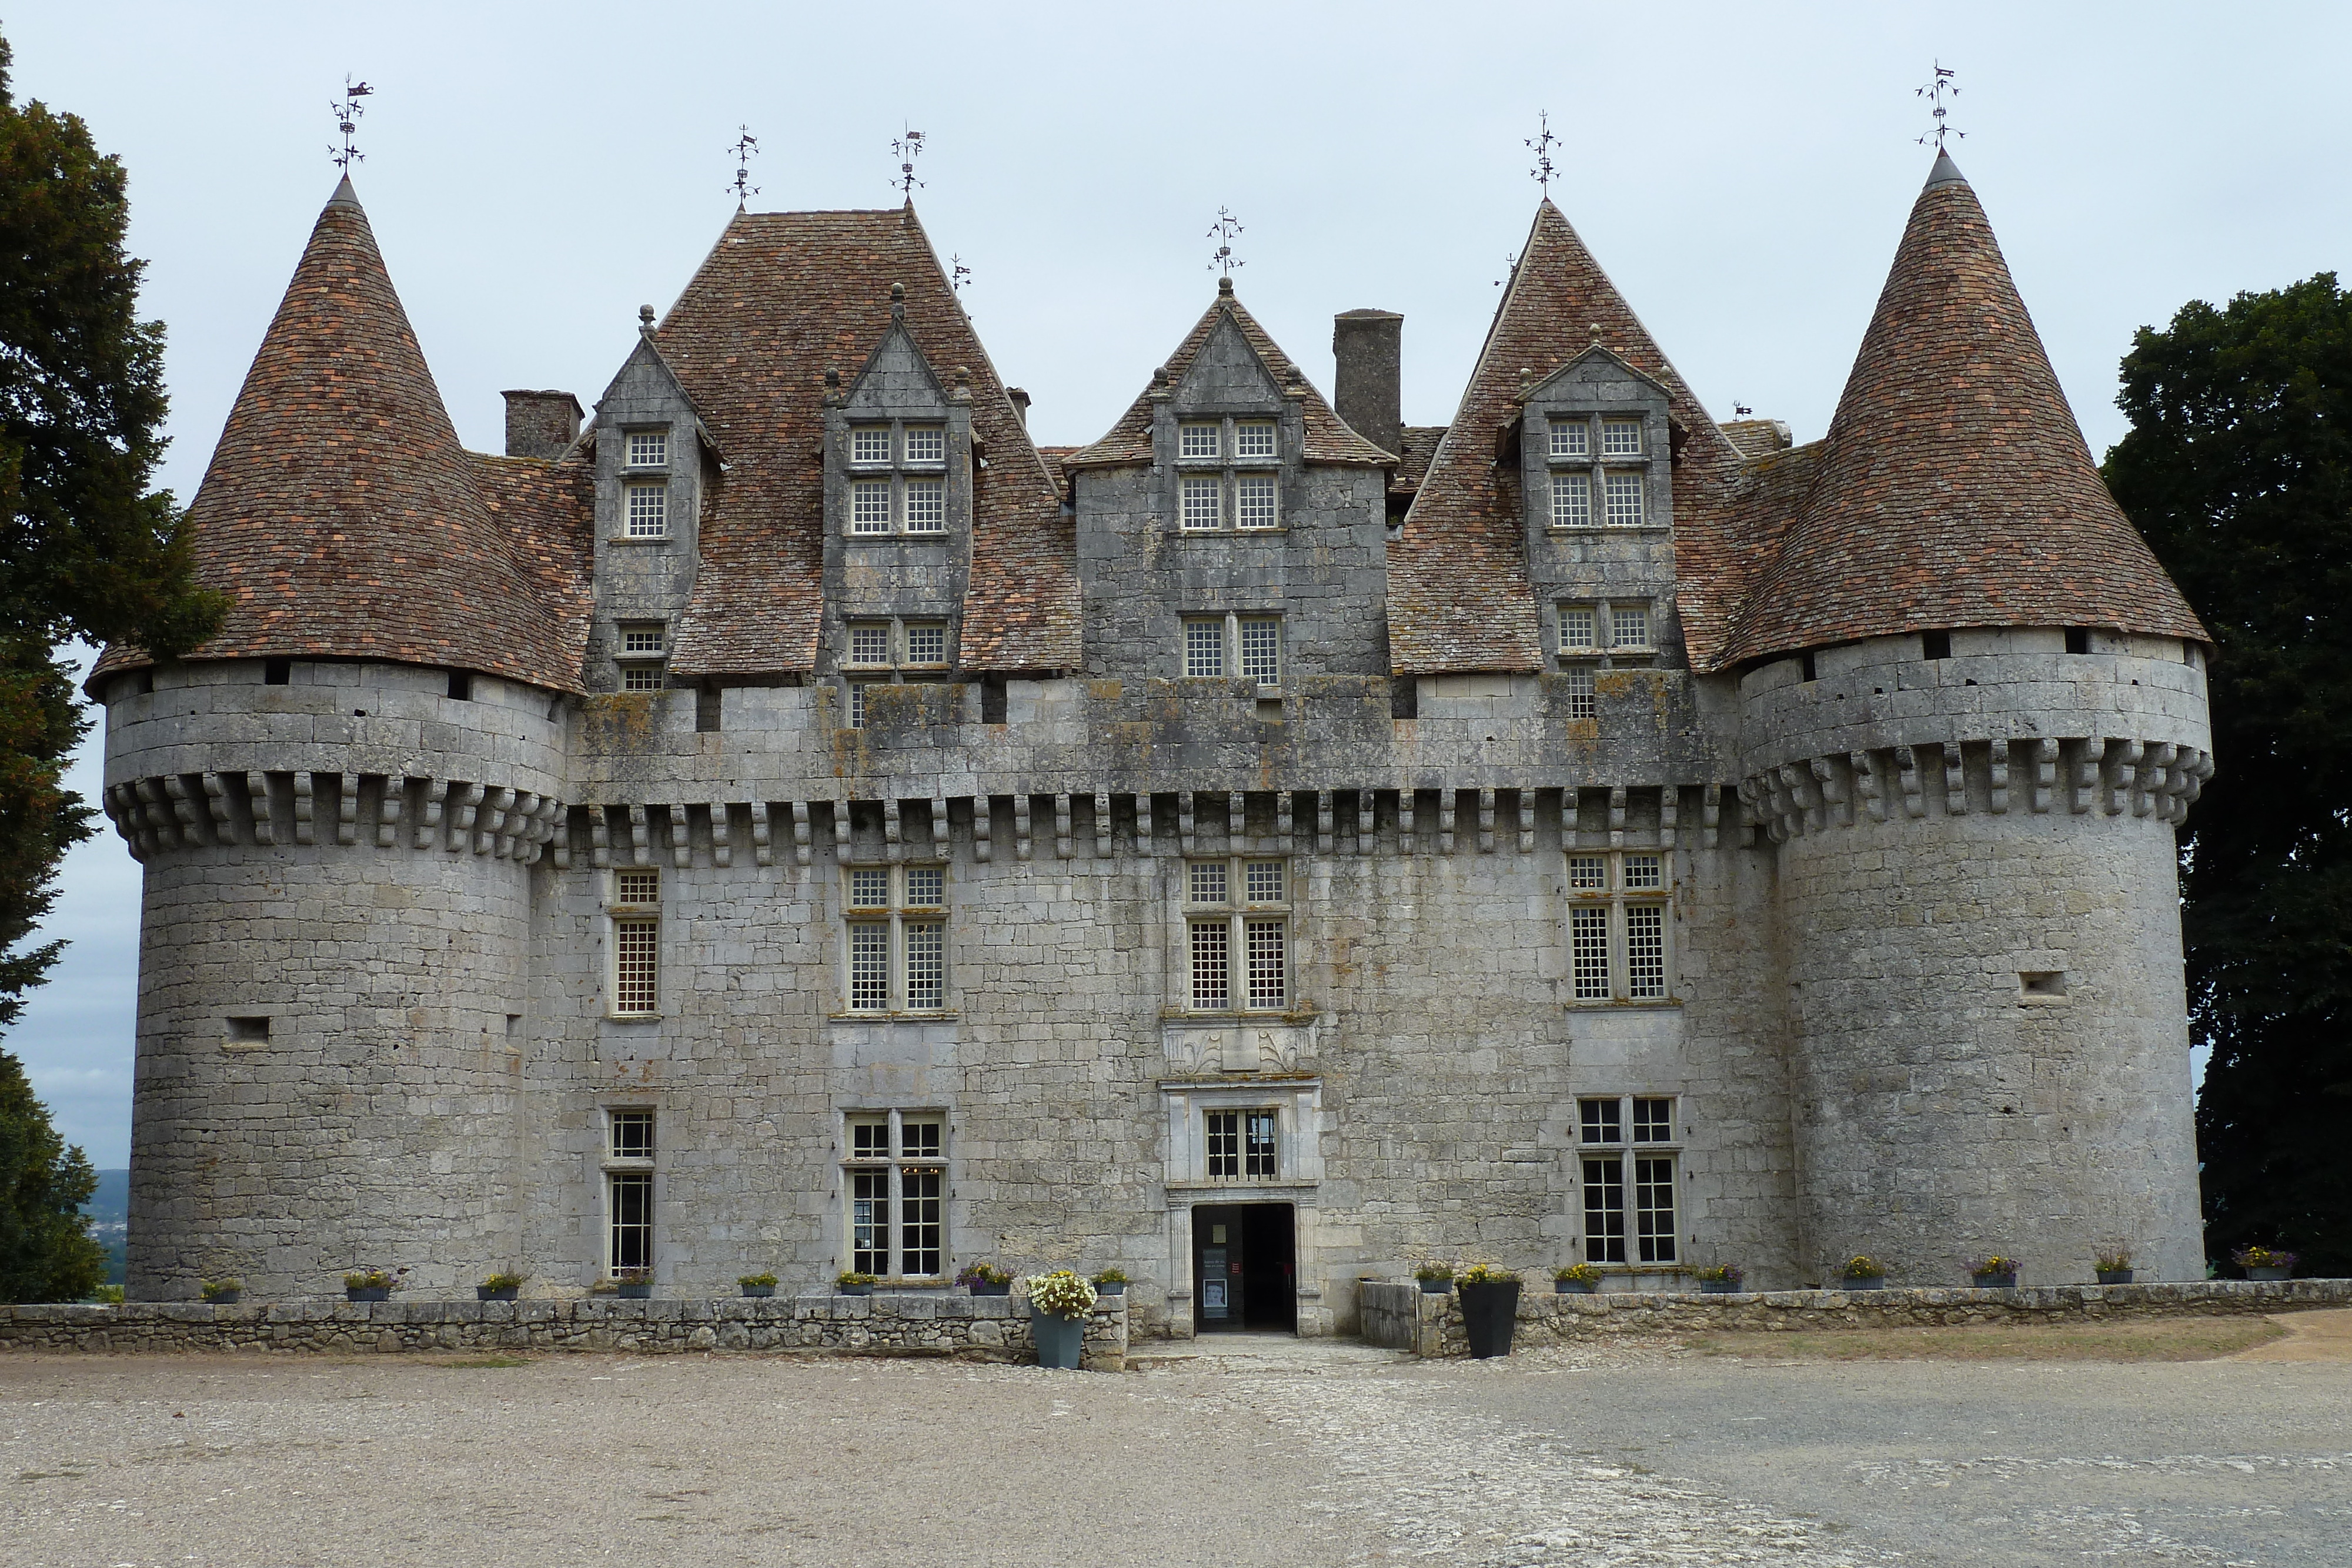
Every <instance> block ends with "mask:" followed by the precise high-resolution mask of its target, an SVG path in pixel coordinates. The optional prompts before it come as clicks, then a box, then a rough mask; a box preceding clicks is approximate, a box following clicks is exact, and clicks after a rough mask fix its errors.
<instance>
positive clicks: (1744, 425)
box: [1722, 419, 1792, 457]
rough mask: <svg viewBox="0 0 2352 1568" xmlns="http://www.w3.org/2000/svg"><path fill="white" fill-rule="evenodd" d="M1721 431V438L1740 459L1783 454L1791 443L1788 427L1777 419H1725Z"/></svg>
mask: <svg viewBox="0 0 2352 1568" xmlns="http://www.w3.org/2000/svg"><path fill="white" fill-rule="evenodd" d="M1722 429H1723V438H1724V439H1725V440H1726V441H1728V442H1729V443H1731V444H1732V445H1733V446H1735V447H1737V448H1738V452H1739V455H1741V456H1742V457H1761V456H1763V455H1765V454H1767V453H1769V452H1785V451H1787V450H1788V449H1789V447H1790V444H1791V441H1792V438H1791V437H1790V434H1789V427H1788V426H1787V425H1785V424H1783V423H1780V421H1779V420H1777V419H1727V420H1725V421H1724V422H1723V425H1722Z"/></svg>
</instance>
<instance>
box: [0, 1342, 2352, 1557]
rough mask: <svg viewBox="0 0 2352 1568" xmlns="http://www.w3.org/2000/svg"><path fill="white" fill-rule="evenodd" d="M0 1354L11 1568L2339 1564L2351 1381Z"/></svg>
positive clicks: (2064, 1370)
mask: <svg viewBox="0 0 2352 1568" xmlns="http://www.w3.org/2000/svg"><path fill="white" fill-rule="evenodd" d="M1146 1349H1147V1352H1148V1354H1146V1355H1145V1356H1142V1357H1139V1361H1140V1362H1141V1363H1142V1370H1140V1371H1139V1372H1138V1373H1133V1374H1129V1375H1125V1376H1114V1375H1077V1374H1067V1373H1047V1372H1042V1371H1039V1370H1037V1369H1035V1368H1019V1367H990V1366H966V1365H961V1364H945V1363H927V1362H904V1361H898V1362H884V1361H876V1362H845V1361H791V1360H781V1359H763V1358H754V1357H749V1356H715V1357H705V1356H666V1357H658V1358H646V1359H640V1360H630V1359H627V1358H625V1357H619V1356H585V1355H582V1356H549V1357H545V1358H542V1359H539V1360H535V1361H532V1362H530V1363H529V1364H522V1365H504V1366H500V1365H486V1364H466V1363H465V1362H463V1361H462V1359H460V1358H452V1360H451V1361H448V1362H438V1363H436V1362H428V1361H425V1360H423V1359H421V1358H398V1359H395V1358H392V1357H383V1358H362V1359H356V1360H351V1361H327V1360H317V1359H310V1358H295V1357H286V1358H269V1359H266V1360H265V1359H255V1358H246V1357H215V1358H200V1357H162V1356H157V1357H112V1358H110V1357H88V1358H78V1357H69V1356H37V1355H29V1354H28V1355H16V1356H10V1357H7V1358H5V1359H0V1564H5V1565H6V1568H18V1565H23V1568H67V1565H68V1564H70V1565H73V1568H85V1565H89V1564H99V1565H101V1568H104V1565H109V1564H132V1565H135V1568H148V1565H150V1564H153V1565H158V1568H160V1565H163V1564H167V1563H168V1564H213V1565H221V1568H231V1565H234V1568H277V1565H280V1564H286V1565H291V1564H297V1563H301V1564H309V1563H320V1562H322V1561H327V1560H331V1559H333V1560H353V1561H377V1560H408V1561H432V1560H444V1561H518V1562H520V1561H529V1562H535V1563H590V1562H602V1561H605V1560H608V1559H621V1558H635V1559H637V1560H640V1561H647V1562H656V1563H663V1564H665V1565H671V1564H681V1565H683V1564H700V1563H725V1564H729V1565H730V1568H734V1565H738V1564H741V1563H748V1562H756V1563H784V1564H801V1563H807V1564H827V1565H830V1564H835V1563H843V1562H852V1561H869V1560H884V1559H890V1558H902V1559H907V1560H912V1561H924V1562H930V1561H952V1562H957V1563H974V1564H993V1563H1020V1564H1023V1565H1024V1568H1031V1565H1035V1568H1047V1565H1053V1568H1059V1565H1061V1564H1070V1565H1072V1568H1077V1565H1085V1568H1103V1565H1105V1564H1123V1563H1155V1564H1159V1563H1165V1564H1171V1565H1175V1564H1191V1563H1199V1564H1202V1565H1203V1568H1210V1565H1214V1568H1253V1565H1256V1564H1307V1563H1316V1564H1322V1563H1405V1562H1412V1563H1432V1564H1465V1565H1474V1564H1475V1565H1478V1568H1534V1565H1536V1564H1544V1565H1547V1568H1549V1565H1553V1564H1559V1565H1568V1564H1575V1565H1578V1568H1635V1565H1643V1568H1647V1565H1653V1564H1655V1565H1660V1568H1665V1565H1674V1564H1701V1563H1704V1564H1707V1565H1708V1568H1717V1565H1732V1564H1772V1565H1785V1568H1868V1565H1872V1564H1878V1563H1921V1564H1947V1563H1949V1564H1958V1563H1972V1564H1973V1563H1986V1562H2000V1563H2004V1564H2007V1563H2021V1564H2042V1563H2050V1564H2059V1563H2066V1564H2074V1563H2163V1564H2172V1563H2183V1564H2198V1565H2206V1564H2213V1565H2226V1564H2238V1563H2245V1564H2250V1565H2251V1564H2260V1565H2261V1568H2340V1565H2341V1564H2343V1563H2346V1562H2347V1558H2352V1553H2347V1552H2346V1551H2345V1549H2344V1547H2343V1544H2342V1543H2343V1542H2345V1541H2346V1540H2352V1436H2347V1434H2352V1364H2344V1363H2341V1362H2336V1363H2305V1364H2271V1363H2262V1364H2244V1363H2189V1364H2142V1365H2122V1366H2117V1365H2092V1364H2065V1365H2056V1366H2051V1365H2037V1366H2022V1365H2019V1364H1933V1363H1916V1362H1914V1363H1837V1364H1822V1363H1808V1364H1774V1363H1769V1362H1758V1361H1735V1360H1727V1359H1708V1358H1702V1357H1696V1356H1691V1355H1688V1354H1683V1353H1680V1352H1677V1351H1675V1350H1674V1349H1673V1348H1672V1347H1669V1346H1665V1345H1647V1344H1632V1345H1627V1344H1612V1345H1609V1346H1604V1347H1595V1348H1592V1349H1589V1350H1586V1349H1578V1350H1547V1351H1541V1352H1536V1353H1532V1354H1521V1355H1517V1356H1514V1357H1512V1358H1510V1360H1508V1361H1507V1362H1490V1363H1451V1364H1417V1363H1413V1362H1411V1361H1409V1360H1404V1359H1402V1358H1399V1357H1396V1356H1393V1355H1391V1354H1388V1353H1386V1352H1381V1351H1374V1350H1369V1349H1366V1348H1364V1347H1361V1346H1354V1345H1343V1344H1334V1343H1329V1342H1319V1343H1318V1342H1307V1343H1301V1342H1296V1341H1286V1340H1285V1341H1274V1340H1252V1339H1244V1338H1239V1337H1236V1338H1235V1339H1234V1340H1229V1341H1221V1342H1204V1343H1202V1344H1200V1345H1197V1346H1192V1347H1185V1346H1170V1347H1146Z"/></svg>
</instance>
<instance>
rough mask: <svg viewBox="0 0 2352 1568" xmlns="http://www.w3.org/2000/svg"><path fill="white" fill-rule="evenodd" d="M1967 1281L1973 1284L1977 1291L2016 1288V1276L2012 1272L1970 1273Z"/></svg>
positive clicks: (2012, 1289)
mask: <svg viewBox="0 0 2352 1568" xmlns="http://www.w3.org/2000/svg"><path fill="white" fill-rule="evenodd" d="M1969 1283H1970V1284H1972V1285H1974V1286H1975V1287H1976V1288H1977V1289H1978V1290H1979V1291H2014V1290H2015V1289H2017V1276H2016V1275H2014V1274H1971V1275H1969Z"/></svg>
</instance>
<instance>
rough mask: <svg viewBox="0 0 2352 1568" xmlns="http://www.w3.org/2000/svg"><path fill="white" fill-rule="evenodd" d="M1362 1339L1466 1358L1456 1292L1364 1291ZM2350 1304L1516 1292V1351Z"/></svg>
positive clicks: (1951, 1292) (2130, 1296) (2340, 1299)
mask: <svg viewBox="0 0 2352 1568" xmlns="http://www.w3.org/2000/svg"><path fill="white" fill-rule="evenodd" d="M1360 1289H1361V1291H1362V1298H1361V1307H1360V1311H1361V1312H1364V1313H1365V1314H1366V1316H1365V1318H1364V1322H1366V1324H1367V1337H1372V1334H1371V1325H1373V1324H1375V1323H1377V1324H1378V1325H1379V1326H1380V1333H1379V1337H1378V1338H1377V1339H1375V1343H1382V1344H1389V1345H1391V1347H1392V1348H1394V1349H1398V1350H1411V1351H1412V1352H1413V1353H1414V1354H1419V1355H1424V1356H1437V1355H1467V1354H1469V1344H1468V1342H1467V1341H1466V1340H1465V1338H1464V1335H1463V1331H1462V1300H1461V1297H1460V1296H1459V1295H1458V1294H1453V1293H1449V1294H1446V1295H1443V1296H1431V1295H1423V1294H1422V1293H1421V1288H1420V1287H1419V1286H1418V1285H1415V1284H1411V1283H1407V1284H1402V1285H1397V1284H1389V1283H1383V1282H1375V1281H1366V1282H1365V1283H1364V1284H1363V1285H1362V1286H1361V1287H1360ZM2343 1306H2352V1280H2277V1281H2268V1280H2265V1281H2252V1280H2197V1281H2182V1282H2180V1283H2177V1284H2148V1285H2024V1286H2020V1287H2018V1288H2017V1289H2015V1290H2009V1291H1979V1290H1975V1289H1972V1288H1963V1287H1958V1286H1951V1287H1946V1286H1936V1285H1927V1286H1909V1287H1903V1288H1898V1289H1894V1290H1878V1291H1734V1292H1732V1293H1729V1294H1724V1295H1710V1294H1706V1293H1702V1292H1699V1291H1601V1292H1599V1293H1597V1294H1593V1295H1585V1294H1582V1293H1575V1294H1569V1295H1560V1294H1556V1293H1554V1292H1552V1291H1530V1290H1527V1289H1524V1288H1523V1289H1522V1290H1521V1291H1520V1292H1519V1310H1518V1334H1517V1340H1516V1341H1515V1342H1514V1343H1516V1344H1517V1345H1518V1346H1522V1347H1525V1346H1534V1345H1544V1344H1561V1343H1570V1342H1574V1341H1580V1340H1591V1339H1595V1338H1599V1337H1601V1336H1603V1335H1607V1334H1621V1333H1629V1334H1630V1333H1759V1332H1760V1333H1792V1332H1796V1331H1800V1330H1820V1329H1874V1328H1958V1327H1964V1326H1968V1325H1971V1324H1982V1323H2020V1324H2041V1325H2048V1324H2054V1323H2062V1322H2097V1321H2100V1320H2104V1319H2111V1318H2136V1317H2137V1318H2153V1317H2198V1316H2229V1315H2232V1314H2241V1313H2251V1314H2261V1313H2265V1312H2307V1311H2310V1310H2311V1309H2314V1308H2318V1307H2343Z"/></svg>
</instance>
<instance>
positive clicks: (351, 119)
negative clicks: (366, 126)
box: [327, 71, 375, 179]
mask: <svg viewBox="0 0 2352 1568" xmlns="http://www.w3.org/2000/svg"><path fill="white" fill-rule="evenodd" d="M374 96H375V89H373V88H372V87H370V86H368V84H367V83H365V82H363V81H362V82H355V81H353V80H352V78H351V73H350V72H349V71H346V72H344V73H343V96H342V98H341V99H340V100H339V101H331V102H329V104H328V105H327V107H328V108H329V109H331V110H333V111H334V116H335V129H336V130H337V131H341V132H342V137H343V144H342V145H341V147H333V146H331V147H329V148H328V149H327V156H328V157H329V158H331V159H332V160H333V161H334V164H335V167H336V168H338V169H341V171H342V172H343V176H344V178H346V179H349V178H350V177H351V172H352V164H354V163H364V162H367V154H366V153H364V152H361V151H360V150H359V146H358V143H357V142H356V141H354V140H353V138H355V137H356V136H357V135H358V134H359V129H360V116H361V115H362V114H365V113H366V112H367V105H365V104H363V103H362V102H361V101H360V99H363V98H373V97H374Z"/></svg>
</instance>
